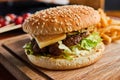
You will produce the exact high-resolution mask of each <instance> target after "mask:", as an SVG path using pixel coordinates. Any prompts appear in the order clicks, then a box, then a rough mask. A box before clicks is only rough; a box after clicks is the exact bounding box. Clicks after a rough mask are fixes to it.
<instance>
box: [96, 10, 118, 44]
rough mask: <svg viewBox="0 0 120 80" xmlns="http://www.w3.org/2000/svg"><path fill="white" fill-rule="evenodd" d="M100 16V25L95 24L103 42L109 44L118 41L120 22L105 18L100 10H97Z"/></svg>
mask: <svg viewBox="0 0 120 80" xmlns="http://www.w3.org/2000/svg"><path fill="white" fill-rule="evenodd" d="M98 12H99V14H100V16H101V20H100V23H98V24H97V31H98V32H99V33H100V35H101V37H102V39H103V42H104V43H105V44H110V43H112V42H115V41H117V40H120V20H115V19H111V18H110V17H108V16H106V14H105V13H104V11H103V10H102V9H98Z"/></svg>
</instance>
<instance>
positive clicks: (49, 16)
mask: <svg viewBox="0 0 120 80" xmlns="http://www.w3.org/2000/svg"><path fill="white" fill-rule="evenodd" d="M99 21H100V15H99V13H98V12H97V11H96V10H94V9H93V8H91V7H88V6H83V5H67V6H59V7H54V8H50V9H46V10H41V11H38V12H36V13H35V14H33V15H32V16H31V17H29V18H28V19H27V20H25V22H24V23H23V30H24V31H25V32H27V33H29V34H33V35H53V34H61V33H67V32H72V31H78V30H80V29H82V28H87V27H89V26H93V25H95V24H97V23H98V22H99Z"/></svg>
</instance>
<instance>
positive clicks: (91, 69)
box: [4, 35, 120, 80]
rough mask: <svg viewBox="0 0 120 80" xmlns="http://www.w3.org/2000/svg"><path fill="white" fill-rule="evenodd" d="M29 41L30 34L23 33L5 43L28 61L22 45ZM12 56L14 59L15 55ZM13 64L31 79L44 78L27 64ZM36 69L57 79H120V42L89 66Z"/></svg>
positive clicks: (112, 45)
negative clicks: (33, 72) (57, 69)
mask: <svg viewBox="0 0 120 80" xmlns="http://www.w3.org/2000/svg"><path fill="white" fill-rule="evenodd" d="M28 41H29V37H28V35H23V36H19V37H16V38H13V39H9V40H6V41H4V44H5V45H6V46H8V47H9V48H10V49H12V50H13V51H14V52H16V54H17V55H18V56H20V57H22V58H23V59H24V60H25V61H28V59H27V57H26V55H25V54H24V51H23V49H22V46H23V45H24V44H25V43H26V42H28ZM6 58H10V56H9V55H8V56H7V57H6ZM12 58H13V59H14V58H15V57H12ZM10 60H11V59H10ZM28 62H29V61H28ZM21 63H22V62H21ZM13 64H15V65H16V66H17V67H18V68H20V70H21V71H23V72H24V73H25V74H27V75H28V76H30V77H31V79H35V80H36V79H38V80H41V79H42V78H41V77H39V78H38V76H39V75H38V76H37V75H33V74H32V72H31V70H30V69H26V68H25V67H27V66H26V65H24V66H20V65H19V64H18V63H16V62H14V61H13ZM30 64H31V63H30ZM35 67H36V66H35ZM36 69H37V70H40V71H42V72H44V73H45V74H47V75H49V76H50V77H51V78H53V79H55V80H120V43H112V44H110V45H108V46H106V49H105V52H104V55H103V57H102V58H101V59H100V60H99V61H98V62H96V63H95V64H93V65H90V66H88V67H84V68H80V69H75V70H67V71H50V70H46V69H42V68H38V67H36ZM29 71H30V72H29ZM30 74H31V75H30Z"/></svg>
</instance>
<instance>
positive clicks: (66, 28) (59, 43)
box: [23, 5, 104, 70]
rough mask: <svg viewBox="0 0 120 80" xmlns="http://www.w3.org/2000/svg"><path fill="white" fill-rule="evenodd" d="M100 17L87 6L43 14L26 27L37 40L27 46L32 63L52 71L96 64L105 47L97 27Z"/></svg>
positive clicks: (32, 16)
mask: <svg viewBox="0 0 120 80" xmlns="http://www.w3.org/2000/svg"><path fill="white" fill-rule="evenodd" d="M99 21H100V15H99V13H98V12H97V11H96V10H94V9H93V8H91V7H88V6H83V5H67V6H59V7H54V8H49V9H46V10H41V11H38V12H36V13H35V14H33V15H31V16H30V17H29V18H27V19H26V20H25V22H24V23H23V30H24V31H25V32H27V33H28V34H30V35H31V36H32V37H33V39H32V40H31V41H30V42H29V43H26V44H25V45H24V49H25V53H26V55H27V56H28V59H29V60H30V61H31V62H32V63H33V64H35V65H37V66H39V67H42V68H47V69H51V70H67V69H75V68H80V67H84V66H88V65H90V64H93V63H95V62H96V61H97V60H98V59H99V58H100V57H101V56H102V54H103V50H104V45H103V43H102V39H101V37H100V36H99V33H98V32H96V30H95V28H96V25H97V24H98V23H99Z"/></svg>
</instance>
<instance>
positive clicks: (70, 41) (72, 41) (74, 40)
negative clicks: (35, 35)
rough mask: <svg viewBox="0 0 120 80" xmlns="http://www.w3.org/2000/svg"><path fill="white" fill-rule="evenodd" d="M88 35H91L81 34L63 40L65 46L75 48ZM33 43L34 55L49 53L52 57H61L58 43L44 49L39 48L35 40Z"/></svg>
mask: <svg viewBox="0 0 120 80" xmlns="http://www.w3.org/2000/svg"><path fill="white" fill-rule="evenodd" d="M88 35H89V33H88V32H83V33H80V34H76V35H71V36H67V38H66V39H64V40H63V44H65V45H66V46H68V47H70V46H74V45H76V44H78V43H79V42H80V41H81V40H82V39H83V38H85V37H87V36H88ZM31 43H32V49H33V52H34V54H37V53H39V54H41V55H43V54H45V53H47V54H50V55H52V56H59V55H60V54H61V53H62V50H61V49H59V48H58V43H54V44H51V45H49V46H47V47H44V48H42V49H40V48H39V46H38V44H37V42H36V41H35V40H32V41H31Z"/></svg>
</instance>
